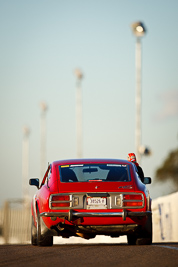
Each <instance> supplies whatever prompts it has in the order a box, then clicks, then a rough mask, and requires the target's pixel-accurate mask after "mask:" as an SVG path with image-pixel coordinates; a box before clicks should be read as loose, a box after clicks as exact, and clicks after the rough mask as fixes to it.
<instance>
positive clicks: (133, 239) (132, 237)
mask: <svg viewBox="0 0 178 267" xmlns="http://www.w3.org/2000/svg"><path fill="white" fill-rule="evenodd" d="M127 242H128V244H129V245H151V244H152V216H149V217H148V219H147V222H146V224H145V226H144V227H143V229H141V231H140V233H137V234H136V233H135V234H129V235H127Z"/></svg>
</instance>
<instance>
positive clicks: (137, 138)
mask: <svg viewBox="0 0 178 267" xmlns="http://www.w3.org/2000/svg"><path fill="white" fill-rule="evenodd" d="M141 94H142V88H141V38H140V37H137V38H136V96H135V103H136V127H135V147H136V155H137V159H138V162H139V163H140V161H141V153H140V147H141V143H142V141H141V102H142V95H141Z"/></svg>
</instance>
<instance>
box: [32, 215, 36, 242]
mask: <svg viewBox="0 0 178 267" xmlns="http://www.w3.org/2000/svg"><path fill="white" fill-rule="evenodd" d="M31 244H32V245H33V246H37V229H36V227H35V224H34V220H33V216H32V225H31Z"/></svg>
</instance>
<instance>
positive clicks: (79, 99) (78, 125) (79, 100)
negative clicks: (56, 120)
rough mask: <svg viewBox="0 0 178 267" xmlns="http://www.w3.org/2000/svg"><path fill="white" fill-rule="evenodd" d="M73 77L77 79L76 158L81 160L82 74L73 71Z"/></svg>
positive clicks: (77, 70) (76, 70)
mask: <svg viewBox="0 0 178 267" xmlns="http://www.w3.org/2000/svg"><path fill="white" fill-rule="evenodd" d="M75 75H76V77H77V83H76V135H77V158H82V156H83V153H82V152H83V151H82V150H83V149H82V141H83V138H82V87H81V80H82V78H83V74H82V72H81V71H80V70H79V69H75Z"/></svg>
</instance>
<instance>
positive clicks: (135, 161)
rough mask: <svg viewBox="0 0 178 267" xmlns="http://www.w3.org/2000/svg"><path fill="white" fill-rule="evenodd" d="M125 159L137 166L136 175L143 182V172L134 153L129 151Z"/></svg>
mask: <svg viewBox="0 0 178 267" xmlns="http://www.w3.org/2000/svg"><path fill="white" fill-rule="evenodd" d="M127 159H128V161H130V162H132V163H134V164H135V166H136V167H137V171H138V175H139V177H140V180H141V181H142V183H143V181H144V173H143V170H142V168H141V167H140V165H139V164H138V162H137V159H136V156H135V154H134V153H129V154H128V156H127Z"/></svg>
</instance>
